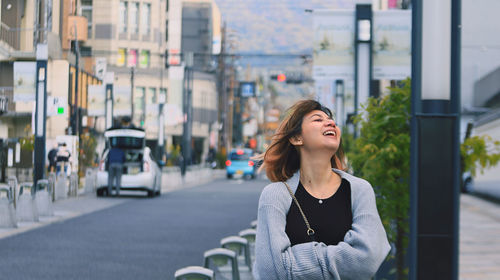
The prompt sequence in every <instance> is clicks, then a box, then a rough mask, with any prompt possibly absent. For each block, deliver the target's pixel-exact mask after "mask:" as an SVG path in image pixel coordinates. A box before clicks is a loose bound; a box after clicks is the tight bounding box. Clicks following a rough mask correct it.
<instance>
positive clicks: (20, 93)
mask: <svg viewBox="0 0 500 280" xmlns="http://www.w3.org/2000/svg"><path fill="white" fill-rule="evenodd" d="M35 85H36V62H19V61H16V62H14V102H19V101H21V102H28V101H35V100H36V88H35Z"/></svg>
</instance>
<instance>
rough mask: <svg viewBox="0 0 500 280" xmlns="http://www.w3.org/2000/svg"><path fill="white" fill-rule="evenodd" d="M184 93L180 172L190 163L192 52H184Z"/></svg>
mask: <svg viewBox="0 0 500 280" xmlns="http://www.w3.org/2000/svg"><path fill="white" fill-rule="evenodd" d="M184 63H185V66H184V67H185V68H184V87H183V88H184V94H183V95H182V97H183V98H182V101H183V102H182V103H183V104H182V105H183V106H182V107H183V111H184V123H183V126H182V157H183V158H184V160H183V161H182V166H181V174H182V176H184V175H185V174H186V168H187V165H188V164H191V138H192V136H191V133H192V125H193V113H192V111H193V106H192V89H193V85H192V83H193V53H192V52H189V53H186V54H184Z"/></svg>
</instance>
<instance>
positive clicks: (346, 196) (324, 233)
mask: <svg viewBox="0 0 500 280" xmlns="http://www.w3.org/2000/svg"><path fill="white" fill-rule="evenodd" d="M295 197H296V198H297V200H298V201H299V204H300V207H302V211H304V214H305V215H306V218H307V220H308V221H309V224H310V225H311V228H312V229H313V230H314V232H315V234H314V238H315V241H317V242H323V243H325V244H326V245H337V244H338V243H339V242H340V241H342V240H344V236H345V234H346V233H347V231H349V230H350V229H351V225H352V210H351V208H352V207H351V185H350V184H349V182H348V181H347V180H345V179H342V182H341V184H340V186H339V188H338V190H337V192H335V194H333V195H332V196H331V197H329V198H325V199H321V202H322V203H320V199H318V198H315V197H313V196H312V195H310V194H309V193H308V192H307V191H306V190H305V189H304V186H303V185H302V183H301V182H299V186H298V187H297V191H296V192H295ZM285 232H286V234H287V235H288V238H289V239H290V242H291V243H292V246H293V245H296V244H300V243H306V242H311V241H312V240H311V237H310V236H308V235H307V226H306V223H305V222H304V218H302V215H301V214H300V211H299V208H298V207H297V205H296V204H295V201H294V200H293V199H292V204H291V205H290V210H289V211H288V214H287V216H286V228H285Z"/></svg>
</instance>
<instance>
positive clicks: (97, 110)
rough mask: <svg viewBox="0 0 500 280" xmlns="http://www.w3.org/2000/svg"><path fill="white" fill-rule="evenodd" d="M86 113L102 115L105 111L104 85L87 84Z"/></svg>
mask: <svg viewBox="0 0 500 280" xmlns="http://www.w3.org/2000/svg"><path fill="white" fill-rule="evenodd" d="M87 98H88V100H87V104H88V105H87V106H88V107H87V115H88V116H104V115H105V113H106V102H105V101H106V86H105V85H89V86H88V96H87Z"/></svg>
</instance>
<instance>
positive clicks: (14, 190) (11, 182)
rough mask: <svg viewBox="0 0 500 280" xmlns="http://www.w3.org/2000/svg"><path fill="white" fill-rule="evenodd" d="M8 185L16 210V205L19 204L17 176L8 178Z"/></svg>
mask: <svg viewBox="0 0 500 280" xmlns="http://www.w3.org/2000/svg"><path fill="white" fill-rule="evenodd" d="M7 184H8V185H9V188H10V192H11V194H12V200H13V202H14V208H16V207H17V206H16V203H17V185H18V183H17V178H16V176H9V178H7Z"/></svg>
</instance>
